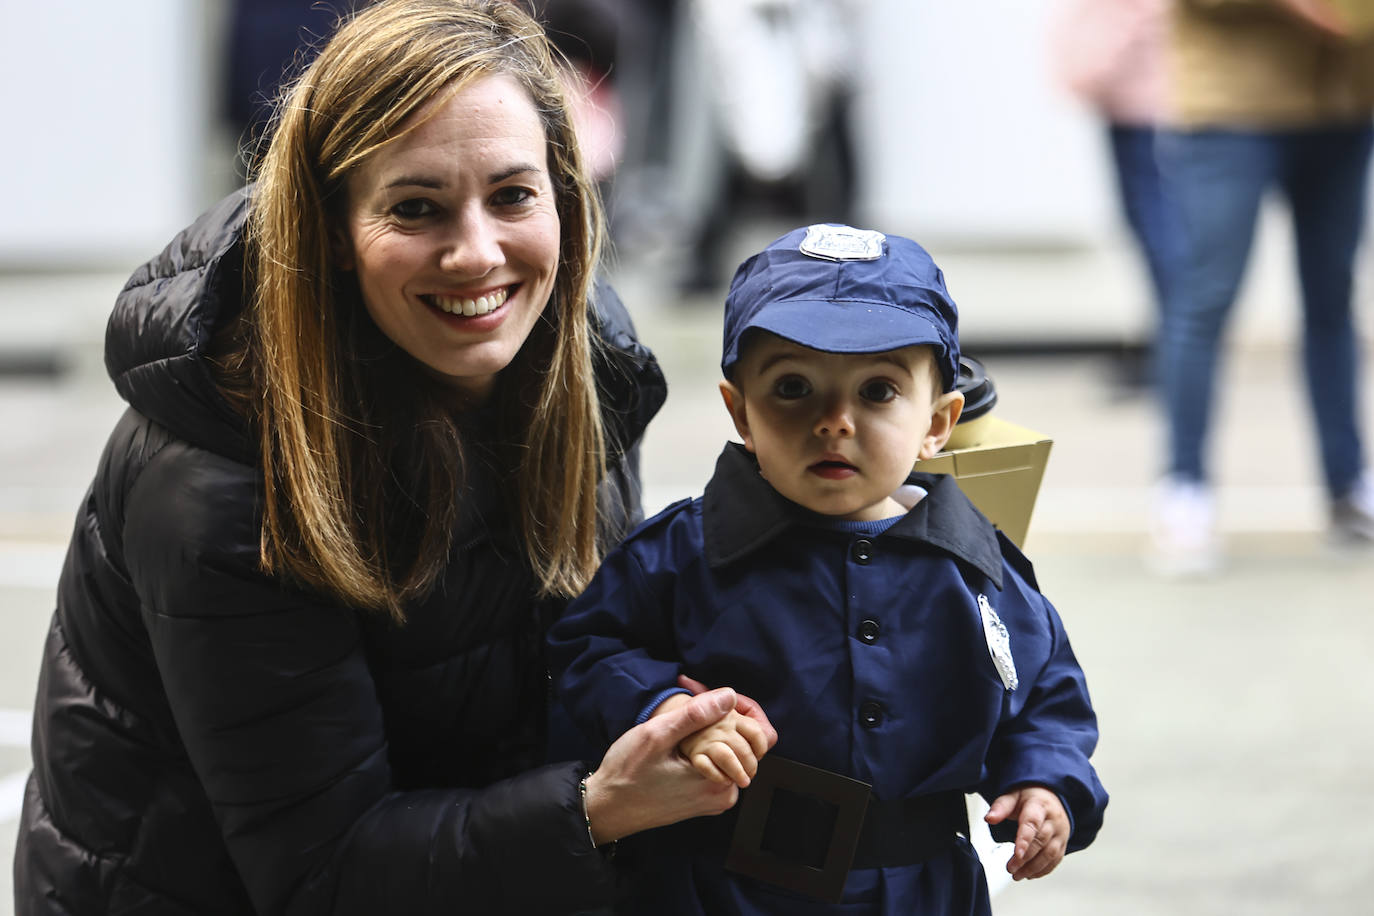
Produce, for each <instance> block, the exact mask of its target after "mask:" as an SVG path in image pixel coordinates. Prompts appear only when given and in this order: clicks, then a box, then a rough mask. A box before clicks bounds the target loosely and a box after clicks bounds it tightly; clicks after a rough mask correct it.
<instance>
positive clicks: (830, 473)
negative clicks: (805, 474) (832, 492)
mask: <svg viewBox="0 0 1374 916" xmlns="http://www.w3.org/2000/svg"><path fill="white" fill-rule="evenodd" d="M807 470H808V471H810V472H811V473H812V474H815V475H816V476H817V477H824V478H826V479H827V480H838V479H840V478H843V477H848V476H850V475H851V474H857V473H858V472H859V469H858V468H856V467H855V466H854V465H852V464H850V463H849V462H847V461H836V460H830V459H827V460H825V461H817V462H816V463H815V464H813V465H811V466H810V467H809V468H807Z"/></svg>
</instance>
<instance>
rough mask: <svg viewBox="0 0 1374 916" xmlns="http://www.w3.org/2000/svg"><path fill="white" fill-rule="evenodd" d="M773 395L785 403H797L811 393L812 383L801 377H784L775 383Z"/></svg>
mask: <svg viewBox="0 0 1374 916" xmlns="http://www.w3.org/2000/svg"><path fill="white" fill-rule="evenodd" d="M773 393H774V394H776V395H777V396H778V397H780V398H782V399H783V400H784V401H795V400H797V399H798V398H804V397H806V396H807V395H808V394H810V393H811V383H810V382H808V381H807V380H806V379H804V378H802V377H801V376H800V375H784V376H783V377H782V378H780V379H778V380H777V381H776V382H774V383H773Z"/></svg>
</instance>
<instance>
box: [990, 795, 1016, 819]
mask: <svg viewBox="0 0 1374 916" xmlns="http://www.w3.org/2000/svg"><path fill="white" fill-rule="evenodd" d="M1014 810H1016V796H1015V795H999V796H997V798H996V799H995V800H994V801H993V803H992V804H991V805H990V806H989V807H988V813H987V814H984V815H983V820H985V821H987V822H988V823H989V824H1000V823H1002V821H1004V820H1006V819H1007V815H1009V814H1011V813H1012V811H1014Z"/></svg>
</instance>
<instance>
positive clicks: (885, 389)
mask: <svg viewBox="0 0 1374 916" xmlns="http://www.w3.org/2000/svg"><path fill="white" fill-rule="evenodd" d="M896 396H897V386H896V385H894V384H892V383H891V382H885V381H883V380H882V379H874V380H873V381H871V382H864V385H863V387H862V388H860V389H859V397H861V398H863V399H864V400H865V401H871V402H873V403H875V404H886V403H887V402H888V401H890V400H892V399H893V398H895V397H896Z"/></svg>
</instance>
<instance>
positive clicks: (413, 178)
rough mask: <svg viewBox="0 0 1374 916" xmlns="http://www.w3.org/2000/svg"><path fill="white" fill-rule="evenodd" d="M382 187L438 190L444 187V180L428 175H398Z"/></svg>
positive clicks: (388, 188)
mask: <svg viewBox="0 0 1374 916" xmlns="http://www.w3.org/2000/svg"><path fill="white" fill-rule="evenodd" d="M384 187H385V188H386V189H387V190H390V189H391V188H430V189H432V190H435V191H438V190H441V189H442V188H443V187H444V182H443V181H442V180H441V179H438V178H432V177H430V176H428V175H399V176H397V177H396V178H393V179H391V180H390V181H388V182H387V183H386V185H385V186H384Z"/></svg>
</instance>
